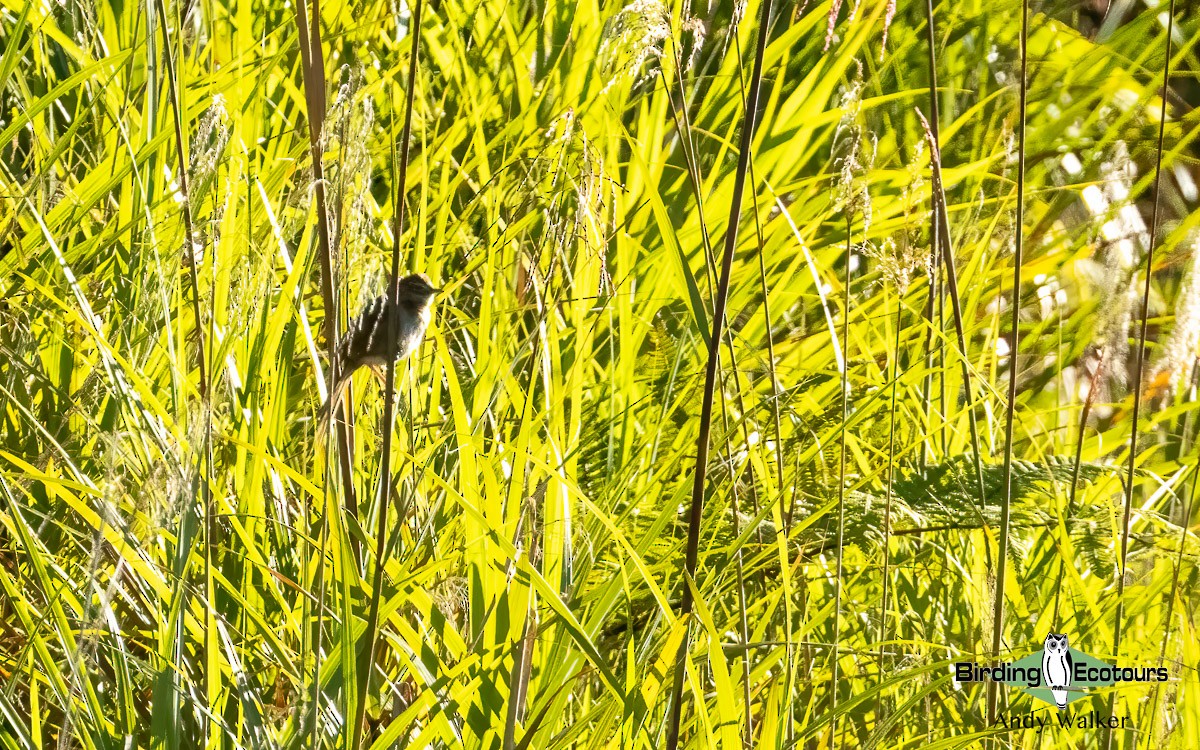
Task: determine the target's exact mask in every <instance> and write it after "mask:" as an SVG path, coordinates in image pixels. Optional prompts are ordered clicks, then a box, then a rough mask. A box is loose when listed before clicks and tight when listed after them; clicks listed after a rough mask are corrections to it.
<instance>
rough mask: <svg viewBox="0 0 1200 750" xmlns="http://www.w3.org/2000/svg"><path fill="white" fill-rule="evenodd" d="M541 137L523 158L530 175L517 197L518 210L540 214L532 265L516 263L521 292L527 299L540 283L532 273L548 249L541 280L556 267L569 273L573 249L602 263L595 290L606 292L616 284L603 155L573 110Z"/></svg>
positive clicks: (547, 129) (552, 123) (608, 182)
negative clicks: (608, 255)
mask: <svg viewBox="0 0 1200 750" xmlns="http://www.w3.org/2000/svg"><path fill="white" fill-rule="evenodd" d="M540 140H541V143H539V144H538V145H537V146H536V148H537V151H536V152H535V153H534V155H533V156H532V157H530V158H529V159H528V160H527V161H526V162H525V170H526V178H525V180H524V182H523V184H522V185H521V188H520V190H518V191H517V195H516V196H515V197H514V200H515V201H516V207H515V211H514V213H517V214H529V213H534V212H536V213H538V214H540V215H541V223H540V226H539V227H538V228H537V230H536V231H533V232H531V237H533V238H534V241H533V245H534V248H536V249H534V250H533V253H534V257H533V258H530V259H529V260H530V262H531V263H532V266H530V264H528V263H524V262H522V264H521V265H520V266H519V267H518V271H519V276H521V277H522V279H523V281H522V282H521V283H520V284H519V295H520V296H521V297H522V298H523V297H524V296H525V295H526V294H527V293H528V291H529V289H530V288H531V286H532V285H533V284H534V283H535V282H536V281H537V279H535V278H534V275H535V274H536V273H538V272H537V270H536V269H537V268H541V267H542V263H541V258H540V256H541V251H542V250H548V251H549V254H550V257H549V259H548V260H547V261H546V262H545V266H544V268H545V270H544V272H542V275H541V277H540V278H541V280H543V281H544V280H545V279H548V278H550V276H551V275H552V274H553V273H554V272H555V269H556V268H561V270H562V271H568V270H569V269H568V268H567V267H566V265H565V264H567V263H568V262H569V261H570V260H571V259H572V258H573V257H574V254H575V253H584V254H585V255H586V256H589V257H593V258H595V260H596V262H597V263H598V264H599V272H600V279H599V289H598V290H597V293H601V294H603V293H605V292H606V291H607V290H610V289H611V286H612V279H611V277H610V275H609V271H608V263H607V258H606V252H607V248H606V241H607V236H608V231H609V226H608V225H609V221H610V220H609V218H608V213H609V212H608V210H607V203H606V201H607V200H609V195H610V193H611V190H612V180H611V178H609V177H608V176H607V174H606V173H605V169H604V157H603V155H602V154H601V153H600V150H599V149H597V148H596V147H595V145H594V144H593V143H592V141H591V139H590V138H589V137H588V135H587V132H586V131H585V130H584V129H583V124H582V123H581V122H580V121H579V119H578V118H577V117H576V116H575V111H574V110H571V109H569V110H567V111H566V112H564V113H563V114H561V115H560V116H558V117H557V118H555V119H554V121H552V122H551V123H550V125H549V127H547V128H546V131H545V133H544V135H543V137H542V139H540ZM592 293H593V292H591V291H588V292H587V294H592Z"/></svg>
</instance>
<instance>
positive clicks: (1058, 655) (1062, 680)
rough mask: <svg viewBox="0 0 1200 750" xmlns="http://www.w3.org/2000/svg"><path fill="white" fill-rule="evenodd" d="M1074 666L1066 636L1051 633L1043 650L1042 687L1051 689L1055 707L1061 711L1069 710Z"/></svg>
mask: <svg viewBox="0 0 1200 750" xmlns="http://www.w3.org/2000/svg"><path fill="white" fill-rule="evenodd" d="M1073 671H1074V665H1073V664H1072V660H1071V649H1070V647H1069V646H1068V644H1067V637H1066V636H1065V635H1058V634H1056V633H1050V634H1048V635H1047V636H1046V643H1045V646H1044V648H1043V650H1042V685H1043V686H1045V687H1048V688H1050V694H1051V695H1053V696H1054V705H1055V706H1057V707H1058V710H1059V711H1065V710H1067V689H1068V688H1070V687H1071V673H1072V672H1073Z"/></svg>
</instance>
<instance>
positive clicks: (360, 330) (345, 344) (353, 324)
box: [321, 273, 442, 422]
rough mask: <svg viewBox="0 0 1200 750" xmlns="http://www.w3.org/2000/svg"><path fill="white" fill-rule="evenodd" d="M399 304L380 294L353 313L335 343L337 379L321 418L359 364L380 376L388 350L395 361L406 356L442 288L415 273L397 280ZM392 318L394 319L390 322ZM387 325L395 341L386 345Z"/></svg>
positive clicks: (420, 334)
mask: <svg viewBox="0 0 1200 750" xmlns="http://www.w3.org/2000/svg"><path fill="white" fill-rule="evenodd" d="M397 286H398V287H399V296H398V299H397V302H398V304H396V305H395V306H393V305H392V300H391V295H390V293H387V294H382V295H380V296H378V297H376V298H375V299H373V300H371V301H370V302H368V303H367V306H366V307H364V308H363V310H362V312H360V313H359V314H358V315H356V316H355V317H354V318H353V319H352V320H351V321H350V326H349V328H347V330H346V333H345V335H344V336H343V337H342V340H341V341H339V342H338V361H339V362H340V365H341V372H340V373H339V376H338V382H337V383H335V384H334V387H333V390H332V391H331V392H330V394H329V400H328V401H327V402H326V405H325V407H322V417H321V421H322V422H324V421H325V420H327V419H328V418H329V414H330V413H331V411H332V409H331V408H329V407H331V406H332V407H336V406H337V405H338V403H339V402H340V401H341V398H342V396H343V395H344V393H345V391H346V388H347V387H348V386H349V385H350V378H351V376H353V375H354V373H355V372H356V371H357V370H358V369H359V368H362V367H369V368H371V369H372V371H374V372H375V374H376V376H378V377H379V378H380V379H382V378H383V374H382V372H381V370H380V368H382V367H385V366H386V365H387V357H388V350H389V348H390V349H391V351H392V352H394V353H395V357H396V361H398V362H399V361H401V360H404V359H406V358H407V357H408V356H409V355H411V354H412V353H413V352H414V351H416V350H417V347H419V346H420V345H421V341H422V339H424V338H425V329H426V328H428V327H429V320H430V318H432V311H431V309H430V307H431V305H432V304H433V298H434V297H436V296H437V295H438V293H439V292H441V291H442V290H441V289H439V288H437V287H435V286H434V285H433V284H432V283H431V282H430V281H429V277H428V276H426V275H425V274H423V273H414V274H410V275H408V276H405V277H403V278H402V279H400V281H399V283H398V285H397ZM389 292H390V289H389ZM393 321H394V322H393ZM389 327H394V333H395V336H396V337H395V339H394V343H392V344H390V345H389V342H388V334H389V332H390V331H389Z"/></svg>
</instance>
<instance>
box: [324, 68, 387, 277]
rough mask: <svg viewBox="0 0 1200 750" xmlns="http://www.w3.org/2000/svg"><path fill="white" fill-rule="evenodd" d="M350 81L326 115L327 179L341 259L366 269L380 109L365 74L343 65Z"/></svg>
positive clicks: (336, 247)
mask: <svg viewBox="0 0 1200 750" xmlns="http://www.w3.org/2000/svg"><path fill="white" fill-rule="evenodd" d="M342 75H343V76H344V78H345V81H344V82H343V83H342V85H341V86H339V87H338V92H337V96H336V97H334V100H333V103H332V104H330V105H329V111H328V112H327V113H326V115H325V127H324V128H323V129H322V131H321V151H322V153H323V155H324V156H323V161H324V164H325V178H326V179H327V180H328V181H329V205H330V209H331V210H332V211H333V216H332V217H331V225H332V229H333V233H334V241H333V246H334V253H335V257H341V258H345V264H344V265H345V267H346V268H347V269H348V270H350V271H351V272H352V271H353V269H355V268H358V267H360V263H359V262H360V261H361V260H363V258H362V257H361V256H362V254H363V253H364V252H365V251H366V249H367V245H368V238H367V234H368V232H369V229H370V227H371V219H372V216H371V204H372V203H373V199H372V196H371V152H370V149H369V147H368V144H369V143H370V142H371V129H372V127H373V125H374V123H375V107H374V105H373V104H372V102H371V99H370V97H369V96H364V95H362V93H361V90H362V85H363V72H362V69H361V68H359V67H353V68H351V67H350V66H349V65H343V66H342Z"/></svg>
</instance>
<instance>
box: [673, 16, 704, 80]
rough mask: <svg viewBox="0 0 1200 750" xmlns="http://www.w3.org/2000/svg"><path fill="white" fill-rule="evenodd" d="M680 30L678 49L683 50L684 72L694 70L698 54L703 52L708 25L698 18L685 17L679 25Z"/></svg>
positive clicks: (698, 57)
mask: <svg viewBox="0 0 1200 750" xmlns="http://www.w3.org/2000/svg"><path fill="white" fill-rule="evenodd" d="M680 30H681V32H682V36H683V39H682V43H681V44H680V47H681V48H682V49H683V50H684V56H683V59H684V60H685V61H686V62H685V63H684V66H683V67H684V70H688V71H690V70H695V69H696V63H697V62H698V61H699V59H700V53H701V52H703V51H704V41H705V39H706V38H707V35H708V25H707V24H705V23H704V19H702V18H700V17H699V16H692V15H686V16H684V19H683V22H682V23H681V24H680Z"/></svg>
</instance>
